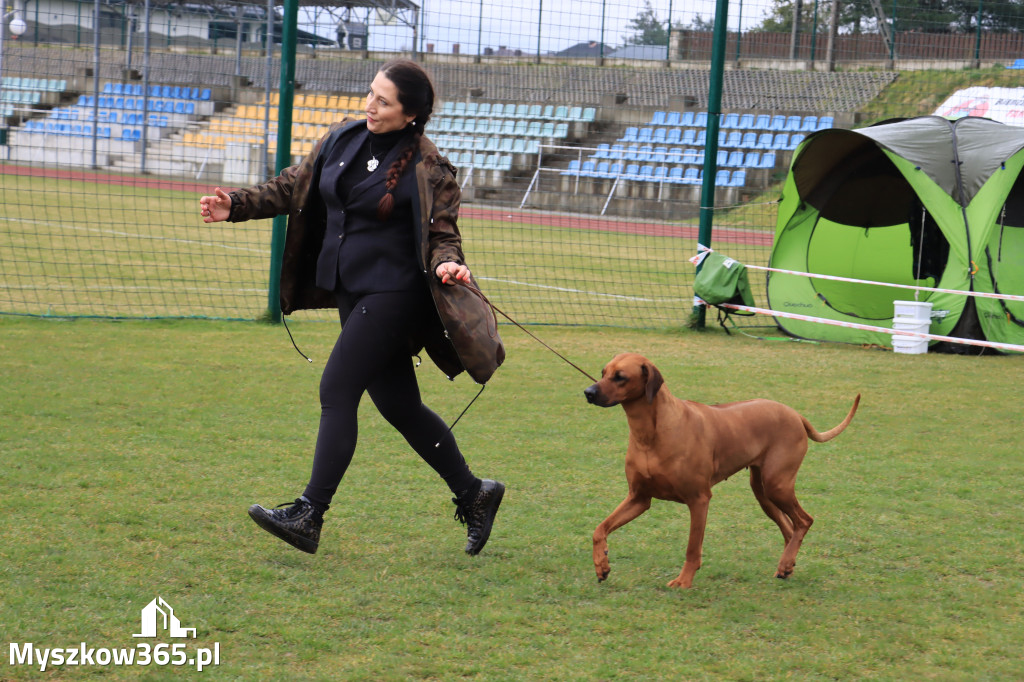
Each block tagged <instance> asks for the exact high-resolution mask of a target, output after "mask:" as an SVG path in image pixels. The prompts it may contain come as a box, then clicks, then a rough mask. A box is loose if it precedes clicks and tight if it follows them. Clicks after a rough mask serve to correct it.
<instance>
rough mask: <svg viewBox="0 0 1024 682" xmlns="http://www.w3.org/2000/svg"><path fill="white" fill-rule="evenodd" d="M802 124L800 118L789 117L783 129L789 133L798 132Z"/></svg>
mask: <svg viewBox="0 0 1024 682" xmlns="http://www.w3.org/2000/svg"><path fill="white" fill-rule="evenodd" d="M802 123H803V121H802V119H801V118H800V117H799V116H787V117H786V127H785V128H783V130H784V131H786V132H789V133H793V132H797V131H799V130H800V125H801V124H802Z"/></svg>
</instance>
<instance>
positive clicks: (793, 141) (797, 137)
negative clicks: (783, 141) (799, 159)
mask: <svg viewBox="0 0 1024 682" xmlns="http://www.w3.org/2000/svg"><path fill="white" fill-rule="evenodd" d="M805 137H806V135H804V134H803V133H794V134H793V135H790V136H789V144H788V145H786V149H788V150H793V149H796V147H797V145H798V144H800V143H801V142H803V141H804V138H805Z"/></svg>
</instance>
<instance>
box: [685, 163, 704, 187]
mask: <svg viewBox="0 0 1024 682" xmlns="http://www.w3.org/2000/svg"><path fill="white" fill-rule="evenodd" d="M702 176H703V173H702V172H701V171H700V170H698V169H696V168H694V167H693V166H690V167H689V168H687V169H686V170H685V171H684V172H683V184H684V185H699V184H700V183H701V177H702Z"/></svg>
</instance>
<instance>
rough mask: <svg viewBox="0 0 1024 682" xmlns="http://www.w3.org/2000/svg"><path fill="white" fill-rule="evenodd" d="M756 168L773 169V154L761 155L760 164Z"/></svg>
mask: <svg viewBox="0 0 1024 682" xmlns="http://www.w3.org/2000/svg"><path fill="white" fill-rule="evenodd" d="M758 168H775V152H765V153H764V154H762V155H761V164H760V165H759V166H758Z"/></svg>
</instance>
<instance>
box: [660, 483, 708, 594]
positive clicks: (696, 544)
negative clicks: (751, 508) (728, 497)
mask: <svg viewBox="0 0 1024 682" xmlns="http://www.w3.org/2000/svg"><path fill="white" fill-rule="evenodd" d="M710 504H711V493H710V492H708V493H707V494H706V495H703V496H701V497H697V498H695V499H693V500H687V502H686V506H688V507H689V508H690V539H689V541H688V542H687V544H686V563H684V564H683V570H681V571H679V575H678V576H677V577H676V579H675V580H673V581H671V582H670V583H669V584H668V586H669V587H682V588H684V589H685V588H688V587H689V586H690V585H692V584H693V576H694V575H695V574H696V573H697V570H698V569H699V568H700V563H701V553H702V552H703V548H704V529H705V528H706V527H707V523H708V506H709V505H710Z"/></svg>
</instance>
